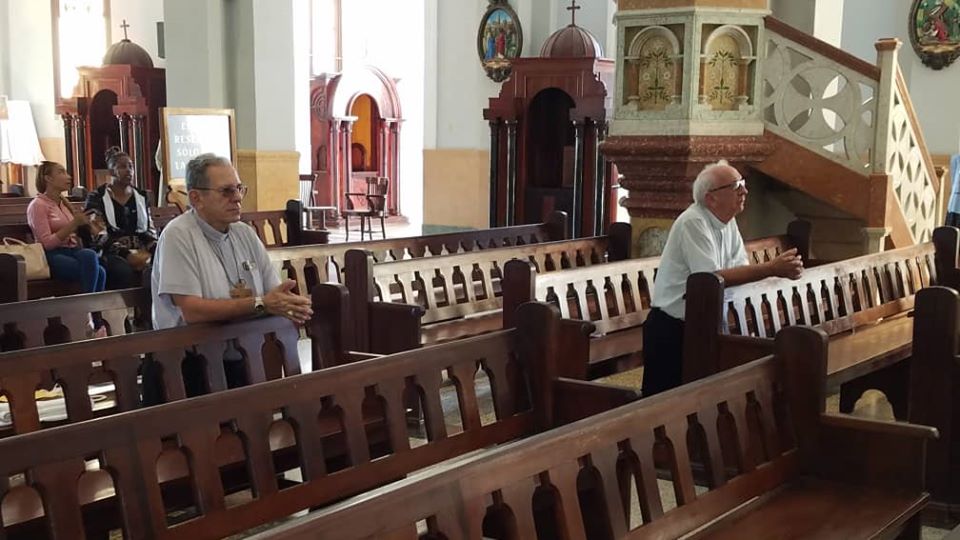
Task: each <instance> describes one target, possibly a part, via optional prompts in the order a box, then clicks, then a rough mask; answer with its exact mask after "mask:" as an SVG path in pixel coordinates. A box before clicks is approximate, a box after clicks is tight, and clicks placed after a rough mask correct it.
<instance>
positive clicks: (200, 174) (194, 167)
mask: <svg viewBox="0 0 960 540" xmlns="http://www.w3.org/2000/svg"><path fill="white" fill-rule="evenodd" d="M232 166H233V163H231V162H230V160H229V159H227V158H225V157H221V156H218V155H216V154H200V155H199V156H197V157H195V158H193V159H191V160H190V162H189V163H187V175H186V176H187V178H186V181H187V191H190V190H191V189H197V188H205V187H209V186H210V179H209V178H207V169H209V168H210V167H232Z"/></svg>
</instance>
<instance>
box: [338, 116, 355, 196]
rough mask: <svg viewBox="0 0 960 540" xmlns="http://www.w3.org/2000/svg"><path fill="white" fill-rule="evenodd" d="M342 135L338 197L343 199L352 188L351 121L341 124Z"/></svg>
mask: <svg viewBox="0 0 960 540" xmlns="http://www.w3.org/2000/svg"><path fill="white" fill-rule="evenodd" d="M342 128H343V129H342V137H343V174H342V177H343V183H342V184H340V186H341V189H340V194H339V195H340V198H341V199H343V197H344V193H346V192H348V191H351V190H352V189H353V187H352V185H351V184H352V182H353V149H352V148H351V146H352V144H351V143H353V121H351V120H346V121H344V122H343V124H342Z"/></svg>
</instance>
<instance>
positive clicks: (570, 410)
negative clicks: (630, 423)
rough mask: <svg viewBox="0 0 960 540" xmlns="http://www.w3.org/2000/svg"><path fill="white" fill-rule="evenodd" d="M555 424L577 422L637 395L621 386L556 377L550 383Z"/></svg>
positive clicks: (634, 399)
mask: <svg viewBox="0 0 960 540" xmlns="http://www.w3.org/2000/svg"><path fill="white" fill-rule="evenodd" d="M553 388H554V392H555V395H556V400H555V401H554V403H555V409H556V417H555V419H556V422H557V423H558V424H560V425H562V424H568V423H570V422H575V421H577V420H581V419H583V418H586V417H588V416H592V415H594V414H599V413H602V412H604V411H608V410H610V409H614V408H616V407H619V406H621V405H626V404H627V403H630V402H632V401H636V400H637V399H640V392H638V391H637V390H635V389H633V388H628V387H625V386H616V385H612V384H603V383H597V382H592V381H580V380H576V379H568V378H566V377H559V378H557V379H556V380H555V381H553Z"/></svg>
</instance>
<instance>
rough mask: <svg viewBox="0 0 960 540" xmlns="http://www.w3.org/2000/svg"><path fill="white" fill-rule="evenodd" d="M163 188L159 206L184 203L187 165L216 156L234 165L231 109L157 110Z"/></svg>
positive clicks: (184, 205) (234, 144) (235, 164)
mask: <svg viewBox="0 0 960 540" xmlns="http://www.w3.org/2000/svg"><path fill="white" fill-rule="evenodd" d="M160 113H161V114H160V147H161V159H162V161H161V167H160V168H161V172H162V173H163V188H162V190H161V197H160V201H161V202H160V204H159V206H163V205H165V204H172V205H177V206H180V208H181V209H183V208H185V207H186V204H187V189H186V177H187V174H186V170H187V163H188V162H189V161H190V160H191V159H193V158H195V157H196V156H199V155H200V154H206V153H211V154H216V155H218V156H222V157H225V158H227V159H229V160H230V162H231V163H233V166H234V167H236V166H237V126H236V122H235V121H234V115H233V109H192V108H171V107H163V108H162V109H161V110H160Z"/></svg>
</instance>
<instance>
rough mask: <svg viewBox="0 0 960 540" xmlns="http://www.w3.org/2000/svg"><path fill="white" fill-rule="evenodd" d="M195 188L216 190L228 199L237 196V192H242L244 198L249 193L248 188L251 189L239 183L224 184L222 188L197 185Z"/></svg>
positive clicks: (241, 195) (241, 196)
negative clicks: (233, 184)
mask: <svg viewBox="0 0 960 540" xmlns="http://www.w3.org/2000/svg"><path fill="white" fill-rule="evenodd" d="M193 189H199V190H200V191H216V192H217V193H219V194H220V195H222V196H223V197H224V198H226V199H232V198H233V197H234V196H236V194H237V193H239V194H240V198H241V199H242V198H243V197H244V196H246V194H247V190H248V189H250V188H248V187H247V186H245V185H243V184H237V185H235V186H224V187H222V188H216V189H214V188H208V187H195V188H193Z"/></svg>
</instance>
